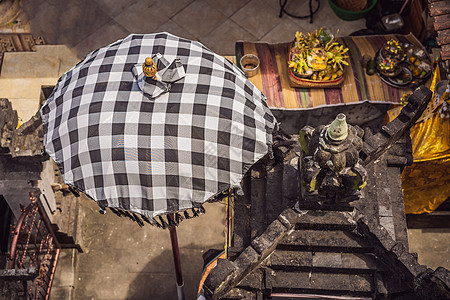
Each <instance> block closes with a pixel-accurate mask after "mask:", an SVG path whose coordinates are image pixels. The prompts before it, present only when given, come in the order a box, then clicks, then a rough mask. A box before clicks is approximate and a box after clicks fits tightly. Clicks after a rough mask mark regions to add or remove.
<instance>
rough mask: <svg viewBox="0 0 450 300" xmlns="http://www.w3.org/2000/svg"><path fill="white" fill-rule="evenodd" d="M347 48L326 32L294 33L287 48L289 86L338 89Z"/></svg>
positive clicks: (346, 63) (342, 76)
mask: <svg viewBox="0 0 450 300" xmlns="http://www.w3.org/2000/svg"><path fill="white" fill-rule="evenodd" d="M347 52H348V48H345V47H344V46H343V45H342V44H341V43H340V42H339V41H337V40H336V39H335V38H334V36H333V34H332V33H331V32H330V31H328V30H327V29H324V28H320V29H317V30H314V31H312V32H310V33H308V34H303V33H301V32H298V31H297V33H296V34H295V39H294V41H293V42H292V43H291V45H290V47H289V61H288V65H289V68H288V70H289V82H290V84H291V86H293V87H308V88H314V87H317V88H326V87H337V86H340V85H341V84H342V82H343V80H344V72H345V66H348V62H347V59H348V55H347Z"/></svg>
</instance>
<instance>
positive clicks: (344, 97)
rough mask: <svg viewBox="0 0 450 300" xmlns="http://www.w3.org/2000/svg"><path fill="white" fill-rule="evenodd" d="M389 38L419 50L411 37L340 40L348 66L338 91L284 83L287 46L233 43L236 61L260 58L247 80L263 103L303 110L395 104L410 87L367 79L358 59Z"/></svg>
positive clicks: (377, 77) (376, 77)
mask: <svg viewBox="0 0 450 300" xmlns="http://www.w3.org/2000/svg"><path fill="white" fill-rule="evenodd" d="M392 37H396V38H397V39H398V40H399V41H401V42H407V43H411V44H414V45H417V46H419V47H422V45H421V44H420V42H419V41H418V40H417V39H416V38H415V37H414V36H413V35H412V34H409V35H376V36H360V37H350V36H349V37H342V38H340V41H341V42H342V43H343V44H344V45H345V47H348V48H349V49H350V50H349V56H350V59H349V63H350V66H348V67H347V68H346V71H345V78H344V83H343V85H342V86H341V87H340V88H328V89H317V88H314V89H309V88H293V87H291V86H290V85H289V80H288V77H287V76H288V75H287V74H288V69H287V60H288V46H289V43H282V44H266V43H252V42H237V43H236V61H237V62H238V63H239V61H240V58H241V57H242V56H243V55H245V54H255V55H257V56H258V57H259V59H260V69H259V71H258V74H257V75H256V76H254V77H251V78H250V80H251V81H252V82H253V84H255V86H256V87H257V88H258V89H260V90H261V91H262V92H263V93H264V95H265V96H266V97H267V104H268V105H269V107H271V108H275V109H276V108H278V109H305V108H314V107H317V106H322V105H343V104H347V103H354V102H362V101H371V102H382V103H391V104H399V103H400V98H401V97H402V95H403V94H405V93H409V92H411V88H405V89H400V88H396V87H392V86H390V85H388V84H386V83H384V82H383V81H382V80H381V78H380V77H379V76H377V75H372V76H369V75H367V74H366V72H365V69H364V68H363V67H362V66H361V63H360V61H361V58H362V57H363V55H365V54H368V55H370V56H372V57H374V56H375V54H376V52H377V51H378V49H380V48H381V47H382V46H383V44H384V43H385V42H386V41H387V40H389V39H390V38H392Z"/></svg>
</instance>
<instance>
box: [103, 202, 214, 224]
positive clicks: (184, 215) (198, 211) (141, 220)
mask: <svg viewBox="0 0 450 300" xmlns="http://www.w3.org/2000/svg"><path fill="white" fill-rule="evenodd" d="M108 208H109V209H110V210H111V211H112V212H113V213H114V214H115V215H117V216H119V217H127V218H129V219H131V220H132V221H133V222H136V223H137V224H138V225H139V226H140V227H142V226H144V225H145V223H148V224H150V225H152V226H155V227H158V228H162V229H167V228H169V226H178V225H179V224H180V223H181V221H183V220H189V219H193V218H196V217H199V216H200V215H202V214H204V213H206V210H205V208H204V207H203V205H201V206H200V207H199V208H195V207H194V208H190V209H187V210H184V211H181V212H176V213H174V217H173V218H172V217H171V216H170V215H169V214H167V215H161V216H155V217H153V218H151V217H148V216H146V215H142V214H139V213H135V212H131V211H129V210H126V209H123V208H118V207H108ZM189 211H190V213H189Z"/></svg>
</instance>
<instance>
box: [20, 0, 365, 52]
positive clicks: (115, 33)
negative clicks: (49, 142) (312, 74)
mask: <svg viewBox="0 0 450 300" xmlns="http://www.w3.org/2000/svg"><path fill="white" fill-rule="evenodd" d="M23 5H24V10H25V11H26V12H27V13H28V14H29V16H30V18H31V30H32V33H33V34H35V35H42V36H43V37H44V38H45V39H46V40H47V41H48V43H49V44H66V45H68V46H69V47H72V48H74V49H75V50H76V51H77V53H78V56H79V58H83V57H84V56H85V55H86V54H87V53H89V52H90V51H92V50H95V49H97V48H99V47H101V46H104V45H107V44H109V43H111V42H114V41H116V40H118V39H121V38H124V37H125V36H126V35H128V34H130V33H152V32H160V31H168V32H170V33H172V34H175V35H178V36H182V37H185V38H189V39H194V40H198V41H200V42H202V43H203V44H205V45H206V46H207V47H209V48H210V49H212V50H214V51H216V52H217V53H219V54H222V55H233V54H234V43H235V42H236V41H237V40H247V41H264V42H271V43H274V42H286V41H289V40H291V39H293V37H294V34H295V32H296V31H303V32H308V31H311V30H313V29H316V28H319V27H320V26H325V27H328V28H330V29H331V30H332V31H333V32H335V33H338V35H348V34H350V33H352V32H354V31H356V30H359V29H361V28H364V27H365V21H364V19H361V20H357V21H352V22H347V21H342V20H340V19H339V18H338V17H336V15H335V14H334V12H333V11H332V10H331V8H330V6H329V4H328V2H327V1H324V0H322V1H320V7H319V10H318V11H317V13H316V15H315V16H314V22H313V24H310V23H309V18H307V19H295V18H291V17H289V16H287V15H285V14H284V15H283V17H282V18H279V17H278V15H279V10H280V6H279V1H278V0H225V1H223V0H220V1H219V0H137V1H136V0H135V1H133V0H78V1H69V0H29V1H24V4H23ZM315 5H317V2H316V0H313V6H315ZM286 9H287V10H288V11H289V12H291V13H294V14H305V13H306V12H307V11H308V1H305V0H289V2H288V4H287V7H286ZM338 30H339V32H338Z"/></svg>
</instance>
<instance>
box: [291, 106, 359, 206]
mask: <svg viewBox="0 0 450 300" xmlns="http://www.w3.org/2000/svg"><path fill="white" fill-rule="evenodd" d="M363 135H364V131H363V130H362V129H361V128H360V127H358V126H352V125H348V124H347V122H346V116H345V115H344V114H339V115H338V116H337V117H336V119H335V120H334V121H333V122H332V123H330V124H328V125H325V126H323V125H321V126H318V127H316V128H312V127H310V126H305V127H303V128H302V130H300V134H299V142H300V144H301V146H302V149H303V154H304V155H303V159H302V166H301V173H302V174H301V175H302V179H303V185H304V187H305V190H306V192H309V193H314V192H315V191H317V192H318V194H319V195H322V196H325V199H326V200H327V201H331V202H336V201H337V202H346V201H348V200H346V196H349V195H352V194H355V192H356V191H358V190H360V189H362V188H363V187H364V186H365V184H366V178H367V173H366V170H365V169H364V168H363V167H362V166H361V165H360V161H361V160H360V158H359V151H361V150H362V147H363V141H362V137H363ZM353 198H354V197H351V199H353Z"/></svg>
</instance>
